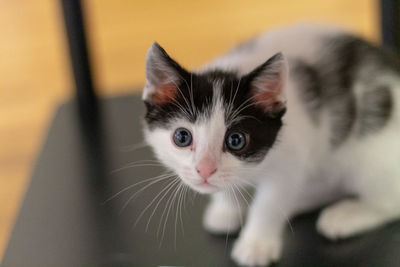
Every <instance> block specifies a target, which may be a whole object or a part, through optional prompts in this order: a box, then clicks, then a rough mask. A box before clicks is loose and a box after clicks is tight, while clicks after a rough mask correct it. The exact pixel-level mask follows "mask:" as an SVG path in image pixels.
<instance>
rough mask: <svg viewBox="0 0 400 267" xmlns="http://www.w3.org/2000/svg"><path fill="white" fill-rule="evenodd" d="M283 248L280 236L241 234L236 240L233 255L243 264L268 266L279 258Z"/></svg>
mask: <svg viewBox="0 0 400 267" xmlns="http://www.w3.org/2000/svg"><path fill="white" fill-rule="evenodd" d="M281 249H282V242H281V240H280V239H279V238H268V237H246V236H241V237H240V238H239V239H238V240H237V241H236V242H235V245H234V246H233V250H232V254H231V256H232V258H233V260H234V261H235V262H236V263H238V264H239V265H242V266H267V265H268V264H270V263H272V262H275V261H277V260H278V259H279V257H280V254H281Z"/></svg>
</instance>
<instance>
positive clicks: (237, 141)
mask: <svg viewBox="0 0 400 267" xmlns="http://www.w3.org/2000/svg"><path fill="white" fill-rule="evenodd" d="M245 145H246V137H245V136H244V134H242V133H239V132H233V133H231V134H229V135H228V137H227V139H226V146H227V147H228V148H229V149H230V150H234V151H238V150H241V149H242V148H244V146H245Z"/></svg>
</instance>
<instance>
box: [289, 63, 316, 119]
mask: <svg viewBox="0 0 400 267" xmlns="http://www.w3.org/2000/svg"><path fill="white" fill-rule="evenodd" d="M293 75H295V76H296V81H297V83H299V84H300V85H299V86H298V89H299V90H298V93H299V97H300V98H301V100H302V101H303V103H304V104H305V108H306V110H307V112H308V114H309V115H310V117H311V120H312V122H313V123H314V124H316V125H317V124H318V122H319V112H320V111H321V108H322V104H323V91H322V88H321V86H322V84H321V81H320V79H319V74H318V71H317V70H316V69H315V68H313V67H312V66H310V65H308V64H306V63H305V62H301V61H297V62H296V63H295V64H294V67H293Z"/></svg>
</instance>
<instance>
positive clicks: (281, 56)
mask: <svg viewBox="0 0 400 267" xmlns="http://www.w3.org/2000/svg"><path fill="white" fill-rule="evenodd" d="M284 58H285V56H284V55H283V53H282V52H278V53H276V54H275V55H273V56H272V57H271V59H272V60H283V59H284Z"/></svg>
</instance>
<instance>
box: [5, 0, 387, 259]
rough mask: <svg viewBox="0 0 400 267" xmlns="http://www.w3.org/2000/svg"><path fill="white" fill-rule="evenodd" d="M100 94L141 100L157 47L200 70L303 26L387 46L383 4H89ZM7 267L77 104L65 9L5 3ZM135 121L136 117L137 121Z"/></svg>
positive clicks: (340, 0) (97, 0)
mask: <svg viewBox="0 0 400 267" xmlns="http://www.w3.org/2000/svg"><path fill="white" fill-rule="evenodd" d="M83 3H84V10H85V18H86V26H87V34H88V38H89V48H90V53H91V60H92V67H93V72H94V73H93V74H94V79H95V83H96V87H97V89H98V93H99V94H100V95H101V96H103V97H107V96H110V95H118V94H127V93H133V92H139V91H140V90H141V88H142V86H143V84H144V59H145V53H146V50H147V48H148V47H149V46H150V44H151V43H152V42H154V41H157V42H159V43H160V44H161V45H162V46H163V47H164V48H165V49H166V50H167V51H168V52H169V54H170V55H172V56H173V57H174V58H176V59H177V60H178V61H179V62H180V63H182V65H183V66H185V67H187V68H189V69H193V68H196V67H199V66H201V65H202V64H204V63H206V62H207V61H209V60H210V59H212V58H214V57H216V56H218V55H219V54H221V53H223V52H224V51H226V50H227V49H228V48H230V47H232V46H234V45H235V44H237V43H238V42H240V41H242V40H244V39H246V38H249V37H251V36H253V35H256V34H258V33H260V32H262V31H264V30H267V29H269V28H274V27H277V26H283V25H288V24H292V23H295V22H299V21H313V22H320V23H333V24H337V25H341V26H343V27H344V28H348V29H350V30H352V31H354V32H356V33H358V34H359V35H361V36H363V37H365V38H367V39H369V40H371V41H373V42H375V43H379V42H380V39H379V38H380V37H379V36H380V24H379V21H380V18H379V8H378V4H379V3H378V1H377V0H352V1H348V0H324V1H320V0H301V1H295V0H280V1H272V0H264V1H260V0H249V1H243V0H220V1H211V0H204V1H185V0H174V1H165V0H164V1H163V0H153V1H137V0H113V1H110V0H86V1H83ZM0 36H1V37H0V38H1V39H0V261H1V258H2V255H3V252H4V248H5V245H6V243H7V240H8V238H9V234H10V231H11V229H12V225H13V222H14V219H15V217H16V215H17V212H18V208H19V205H20V203H21V200H22V199H23V196H24V192H25V190H26V188H27V186H28V184H29V178H30V173H31V170H32V166H34V163H35V158H36V156H37V155H38V153H39V150H40V148H41V144H42V141H43V140H44V137H45V135H46V129H47V125H48V123H49V122H50V120H51V118H52V116H53V115H54V110H55V108H56V107H57V106H58V105H59V104H60V103H62V102H64V101H67V100H68V99H70V98H71V97H73V94H74V90H73V86H74V83H73V77H72V73H71V70H70V62H69V56H68V48H67V43H66V36H65V30H64V23H63V19H62V12H61V6H60V3H59V1H54V0H37V1H30V0H18V1H15V0H1V1H0ZM133 119H136V118H134V116H133Z"/></svg>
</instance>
